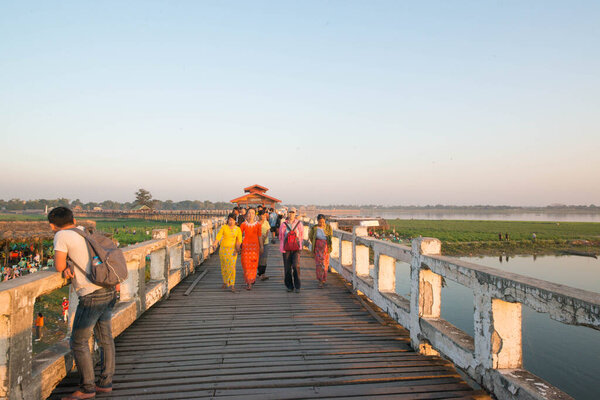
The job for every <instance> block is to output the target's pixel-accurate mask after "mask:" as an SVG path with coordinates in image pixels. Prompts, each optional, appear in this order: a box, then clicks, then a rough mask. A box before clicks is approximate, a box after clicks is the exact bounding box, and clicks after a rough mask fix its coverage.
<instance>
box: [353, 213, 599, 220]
mask: <svg viewBox="0 0 600 400" xmlns="http://www.w3.org/2000/svg"><path fill="white" fill-rule="evenodd" d="M362 214H363V215H364V216H365V217H381V218H385V219H396V218H399V219H460V220H479V221H557V222H567V221H570V222H600V214H598V213H595V214H594V213H591V214H576V213H547V212H544V213H542V212H539V213H536V212H530V213H497V214H492V213H456V212H445V211H435V212H434V211H432V212H415V213H413V212H398V211H390V212H384V211H366V210H365V211H363V213H362Z"/></svg>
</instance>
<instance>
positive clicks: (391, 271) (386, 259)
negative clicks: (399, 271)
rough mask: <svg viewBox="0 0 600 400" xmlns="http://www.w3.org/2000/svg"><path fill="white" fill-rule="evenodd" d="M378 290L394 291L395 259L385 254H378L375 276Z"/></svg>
mask: <svg viewBox="0 0 600 400" xmlns="http://www.w3.org/2000/svg"><path fill="white" fill-rule="evenodd" d="M377 278H378V279H377V284H378V290H379V291H380V292H395V291H396V259H395V258H392V257H390V256H386V255H385V254H380V255H379V276H378V277H377Z"/></svg>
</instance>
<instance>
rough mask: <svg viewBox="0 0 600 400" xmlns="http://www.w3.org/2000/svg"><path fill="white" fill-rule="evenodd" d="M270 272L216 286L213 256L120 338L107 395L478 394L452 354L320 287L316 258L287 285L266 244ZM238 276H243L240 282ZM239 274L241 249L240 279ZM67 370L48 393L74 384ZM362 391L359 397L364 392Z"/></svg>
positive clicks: (341, 288) (334, 282)
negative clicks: (249, 286)
mask: <svg viewBox="0 0 600 400" xmlns="http://www.w3.org/2000/svg"><path fill="white" fill-rule="evenodd" d="M268 247H269V248H270V249H269V260H268V261H269V262H268V264H269V267H268V271H267V272H268V274H269V275H270V276H271V279H269V280H267V281H262V282H261V281H259V282H257V284H256V286H255V288H254V289H253V290H252V291H246V290H243V289H242V290H238V292H237V293H231V292H229V291H225V290H223V289H221V284H222V280H221V272H220V268H219V260H218V257H216V256H215V257H212V258H211V259H210V260H209V261H208V262H207V263H206V264H207V266H206V268H207V269H208V273H207V275H206V276H205V277H204V278H203V279H202V280H201V281H200V282H199V283H198V285H197V286H195V287H194V289H193V290H192V291H191V294H190V295H189V296H185V295H184V294H185V292H186V290H188V289H189V288H190V286H191V284H192V283H193V282H194V281H195V278H196V276H197V275H200V273H196V274H195V275H192V276H190V277H189V278H187V279H186V280H185V281H183V282H182V283H181V284H179V285H178V286H177V288H175V289H174V290H173V291H172V292H171V294H170V296H169V299H168V300H167V301H163V302H161V303H159V304H157V305H156V306H155V307H153V308H152V309H151V310H149V311H148V312H147V313H145V314H144V315H143V316H142V317H141V318H140V319H139V320H137V321H136V322H135V323H134V324H133V325H132V326H131V327H130V328H129V329H127V330H126V331H125V332H123V333H122V334H121V335H120V336H119V337H118V338H117V339H116V349H117V372H116V375H115V377H114V391H113V393H112V395H111V396H107V395H102V396H98V397H99V398H103V399H104V398H115V399H124V398H135V399H197V398H221V397H222V398H243V399H297V398H323V397H328V398H331V397H344V398H354V397H357V398H358V397H363V396H368V397H371V398H373V397H378V396H383V397H394V398H407V399H409V398H411V399H412V398H419V399H438V398H454V397H463V396H474V395H477V394H481V392H478V391H473V389H472V388H471V387H470V386H469V385H467V384H466V383H465V382H464V381H463V379H462V378H461V376H460V375H459V374H458V373H457V372H456V369H455V368H454V367H453V366H452V364H451V363H450V362H448V361H446V360H443V359H441V358H440V357H431V356H423V355H420V354H418V353H415V351H414V350H413V349H412V348H411V347H410V338H409V336H408V332H407V331H406V330H405V329H404V328H402V327H400V326H399V325H397V324H395V323H394V322H393V321H392V320H391V319H390V318H389V317H386V316H384V315H381V318H384V319H385V321H386V322H387V324H388V325H386V326H384V325H382V324H380V323H379V322H378V321H377V320H376V319H375V318H374V317H373V316H372V315H370V314H369V313H368V312H367V311H366V310H365V309H364V308H363V306H362V305H361V303H360V301H359V300H357V299H356V298H354V297H353V296H352V294H351V293H350V292H349V290H348V289H347V288H346V285H345V283H344V282H343V280H342V279H340V277H339V276H337V275H335V274H334V275H333V276H331V277H330V278H331V279H330V280H329V282H330V284H329V286H328V287H327V288H326V289H324V290H320V289H318V288H317V284H316V278H315V272H314V261H312V260H311V259H309V258H308V257H306V255H305V256H304V257H302V259H301V260H302V268H301V270H302V279H303V289H302V290H301V292H300V293H288V292H287V291H286V290H285V286H284V285H283V265H282V258H281V255H280V253H279V249H278V247H276V246H274V245H273V246H268ZM240 281H241V282H240ZM242 284H243V273H242V270H241V266H240V263H239V258H238V268H237V286H238V288H241V287H242ZM77 383H78V381H77V376H76V374H75V376H71V375H70V376H69V377H67V379H65V380H64V381H63V382H62V383H61V384H60V385H59V386H58V387H57V389H56V390H55V391H54V393H53V395H52V397H51V398H52V399H55V398H56V399H59V398H60V396H61V395H65V394H66V393H71V392H72V391H74V390H76V387H75V386H76V385H77ZM363 398H364V397H363Z"/></svg>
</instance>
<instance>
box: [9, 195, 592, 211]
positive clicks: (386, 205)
mask: <svg viewBox="0 0 600 400" xmlns="http://www.w3.org/2000/svg"><path fill="white" fill-rule="evenodd" d="M237 197H239V196H237ZM64 198H66V197H64ZM57 199H58V198H29V199H24V198H19V200H23V201H38V200H57ZM67 199H68V200H69V201H70V202H73V201H75V200H80V201H81V202H82V203H102V202H104V201H115V202H118V203H133V202H134V201H135V197H134V196H132V198H131V199H129V200H123V201H118V200H115V199H101V200H86V199H81V198H79V197H76V198H67ZM0 200H3V201H9V200H11V199H0ZM153 200H159V201H162V202H164V201H168V200H170V201H173V202H174V203H177V202H183V201H210V202H212V203H217V202H224V203H229V200H211V199H181V200H179V199H157V198H155V197H153ZM230 200H231V199H230ZM281 204H282V205H289V204H294V205H303V206H316V207H332V206H350V207H387V208H389V207H398V208H405V207H406V208H408V207H438V206H440V207H519V208H545V207H559V206H560V207H562V206H566V207H583V206H585V207H588V206H591V205H594V206H596V207H598V206H600V205H597V204H593V203H590V204H562V203H550V204H538V205H532V204H525V205H514V204H375V203H373V204H366V203H362V204H352V203H329V204H325V203H320V204H313V203H293V202H288V203H286V202H282V203H281ZM232 207H233V204H232Z"/></svg>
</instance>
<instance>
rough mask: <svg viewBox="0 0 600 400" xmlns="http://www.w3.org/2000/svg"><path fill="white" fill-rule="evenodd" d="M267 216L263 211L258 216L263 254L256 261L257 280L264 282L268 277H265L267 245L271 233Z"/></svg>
mask: <svg viewBox="0 0 600 400" xmlns="http://www.w3.org/2000/svg"><path fill="white" fill-rule="evenodd" d="M268 216H269V214H268V213H267V212H266V211H263V212H261V213H260V214H259V221H260V228H261V239H262V242H263V252H262V253H260V257H259V259H258V278H259V279H260V280H261V281H266V280H267V279H269V277H268V276H267V275H266V271H267V255H268V251H267V246H268V245H269V232H270V231H271V225H270V224H269V221H268V219H267V217H268Z"/></svg>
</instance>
